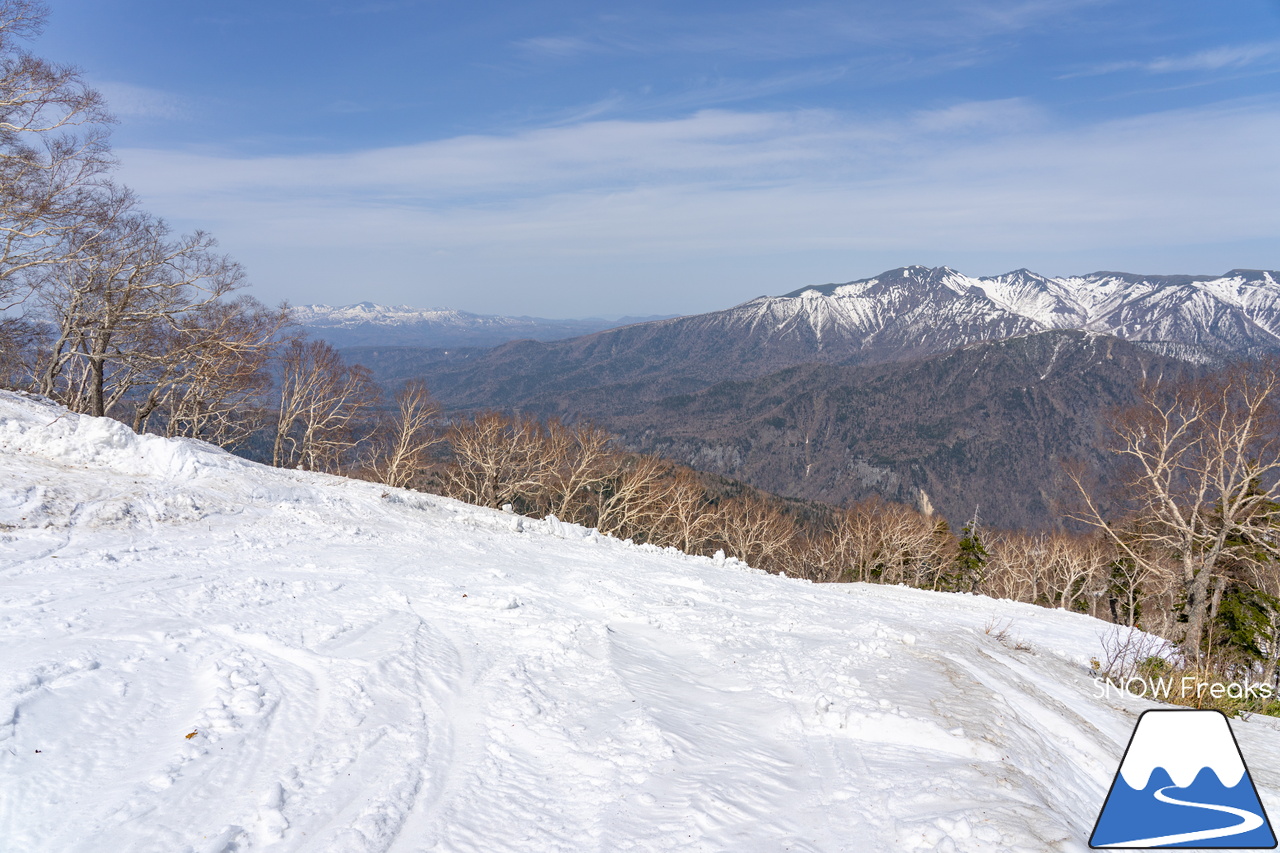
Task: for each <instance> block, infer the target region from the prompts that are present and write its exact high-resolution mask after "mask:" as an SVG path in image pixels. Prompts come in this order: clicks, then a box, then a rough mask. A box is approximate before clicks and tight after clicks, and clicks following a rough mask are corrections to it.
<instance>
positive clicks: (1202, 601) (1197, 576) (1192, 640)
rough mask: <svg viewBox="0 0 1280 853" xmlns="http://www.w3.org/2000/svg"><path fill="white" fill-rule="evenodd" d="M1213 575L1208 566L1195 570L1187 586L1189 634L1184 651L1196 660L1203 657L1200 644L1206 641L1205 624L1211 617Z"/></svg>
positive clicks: (1186, 636) (1186, 637) (1183, 643)
mask: <svg viewBox="0 0 1280 853" xmlns="http://www.w3.org/2000/svg"><path fill="white" fill-rule="evenodd" d="M1212 576H1213V575H1212V573H1211V572H1210V571H1209V567H1208V566H1204V565H1202V566H1200V567H1199V568H1198V569H1196V570H1194V573H1193V574H1192V576H1191V580H1190V581H1189V582H1187V583H1186V584H1185V589H1186V592H1187V605H1186V608H1187V632H1186V634H1185V635H1183V641H1182V645H1183V650H1184V651H1185V652H1187V653H1188V654H1190V655H1191V656H1192V657H1193V658H1194V659H1195V660H1200V658H1201V657H1202V654H1201V650H1200V643H1201V641H1202V640H1203V639H1204V629H1205V623H1206V622H1207V621H1208V615H1209V604H1210V596H1209V581H1210V579H1211V578H1212Z"/></svg>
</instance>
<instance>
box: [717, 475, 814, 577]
mask: <svg viewBox="0 0 1280 853" xmlns="http://www.w3.org/2000/svg"><path fill="white" fill-rule="evenodd" d="M713 523H714V525H715V527H714V537H713V538H714V540H715V541H716V542H718V543H720V544H722V545H723V546H724V549H725V551H726V552H727V553H728V554H729V555H730V556H733V557H737V558H738V559H739V560H742V561H743V562H745V563H747V564H748V565H750V566H752V567H753V568H757V569H764V570H766V571H770V570H776V569H779V568H783V566H784V565H785V561H784V560H783V557H784V555H786V554H787V551H788V548H789V547H790V545H791V542H792V541H793V540H794V539H795V537H796V535H797V533H798V530H797V526H796V523H795V521H794V520H793V519H791V518H790V517H788V516H786V515H783V514H782V512H780V511H779V510H778V509H776V508H775V507H772V506H770V505H769V504H768V503H766V502H765V501H764V500H762V499H761V498H759V497H757V496H756V495H754V494H751V493H744V494H741V495H738V496H736V497H732V498H729V499H728V500H725V501H723V502H722V503H721V504H720V506H719V507H717V511H716V515H715V518H714V521H713Z"/></svg>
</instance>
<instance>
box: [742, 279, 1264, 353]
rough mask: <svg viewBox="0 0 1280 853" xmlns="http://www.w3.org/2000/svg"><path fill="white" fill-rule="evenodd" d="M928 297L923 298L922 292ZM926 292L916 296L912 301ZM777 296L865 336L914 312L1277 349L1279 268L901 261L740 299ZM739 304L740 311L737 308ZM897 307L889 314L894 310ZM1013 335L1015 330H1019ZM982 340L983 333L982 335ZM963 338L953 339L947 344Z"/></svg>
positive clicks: (1230, 347) (1133, 337)
mask: <svg viewBox="0 0 1280 853" xmlns="http://www.w3.org/2000/svg"><path fill="white" fill-rule="evenodd" d="M926 293H927V295H926ZM922 296H925V298H923V299H922V298H921V297H922ZM782 300H802V301H805V302H807V303H809V304H806V305H804V306H803V312H804V313H805V314H806V315H808V316H810V317H819V316H821V317H823V318H824V319H827V320H828V322H831V323H836V324H840V323H847V324H848V325H849V326H850V328H851V329H857V330H858V331H862V332H870V333H872V334H876V333H882V334H883V333H885V332H889V331H890V330H892V329H894V328H897V327H900V326H901V325H902V323H903V321H904V320H905V321H907V325H908V326H911V325H914V323H912V322H911V321H913V320H915V319H916V318H917V317H918V316H919V315H920V314H921V312H928V313H932V312H935V311H937V310H938V309H943V310H941V311H938V313H939V314H940V315H941V317H942V318H948V319H950V318H956V319H959V318H964V319H968V320H970V321H972V320H978V319H980V318H982V317H984V316H985V317H987V318H989V322H991V323H992V324H995V325H997V326H998V325H999V324H1001V323H1009V324H1014V325H1022V324H1026V325H1027V326H1028V328H1026V329H1025V331H1046V330H1049V329H1080V330H1082V331H1091V332H1104V333H1106V334H1110V335H1115V336H1116V337H1119V338H1124V339H1126V340H1133V341H1169V342H1175V343H1182V344H1197V345H1201V346H1206V347H1210V348H1217V349H1225V350H1228V351H1237V350H1241V349H1248V348H1250V347H1260V348H1264V349H1276V348H1280V273H1276V272H1272V271H1268V270H1240V269H1237V270H1231V271H1230V272H1228V273H1226V274H1225V275H1222V276H1204V275H1200V276H1196V275H1166V276H1140V275H1133V274H1131V273H1118V272H1096V273H1091V274H1089V275H1084V276H1073V277H1068V278H1048V277H1046V276H1042V275H1039V274H1037V273H1034V272H1031V271H1030V270H1026V269H1020V270H1015V271H1013V272H1010V273H1004V274H1003V275H998V276H988V277H979V278H972V277H970V276H966V275H963V274H961V273H958V272H956V271H955V270H952V269H950V268H949V267H938V268H934V269H930V268H928V267H919V266H916V267H903V268H900V269H896V270H890V271H888V272H885V273H882V274H881V275H879V276H876V277H874V278H870V279H862V280H859V281H853V282H848V283H845V284H828V285H822V286H819V287H806V288H801V289H800V290H796V291H793V292H792V293H789V294H787V295H785V296H782V297H776V298H773V299H770V298H763V299H760V300H753V301H752V302H749V303H746V306H752V305H757V303H763V304H760V305H759V306H758V307H759V308H766V307H768V308H773V307H774V303H776V302H779V301H782ZM746 306H743V307H746ZM895 309H897V310H895ZM1019 333H1021V332H1019ZM984 339H990V338H984ZM964 343H971V341H968V340H965V341H958V342H957V344H956V345H962V344H964Z"/></svg>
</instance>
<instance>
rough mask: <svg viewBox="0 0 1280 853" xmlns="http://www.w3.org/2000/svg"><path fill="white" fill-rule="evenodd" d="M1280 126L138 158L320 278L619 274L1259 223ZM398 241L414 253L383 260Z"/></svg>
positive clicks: (1197, 237)
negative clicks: (359, 262)
mask: <svg viewBox="0 0 1280 853" xmlns="http://www.w3.org/2000/svg"><path fill="white" fill-rule="evenodd" d="M1277 135H1280V104H1278V103H1275V102H1271V101H1267V102H1253V101H1250V102H1241V103H1233V104H1225V105H1219V106H1217V107H1213V108H1204V109H1198V110H1189V111H1178V112H1169V113H1159V114H1152V115H1144V116H1138V117H1133V118H1129V119H1124V120H1117V121H1109V122H1102V123H1098V124H1095V125H1093V126H1090V127H1076V128H1072V129H1071V131H1070V132H1069V133H1067V132H1063V131H1062V128H1060V127H1057V126H1055V125H1054V122H1053V120H1052V117H1051V116H1048V115H1046V114H1045V113H1044V112H1043V111H1042V110H1041V109H1040V108H1038V107H1037V106H1036V105H1035V104H1033V103H1028V102H1025V101H1021V100H1009V101H995V102H980V103H967V104H956V105H953V106H951V107H948V108H946V109H942V110H935V111H928V112H917V113H912V114H908V115H903V116H901V117H898V118H896V119H879V120H867V119H865V118H862V117H859V116H856V115H849V114H845V113H839V112H832V111H807V112H770V113H750V112H731V111H723V110H719V111H702V112H699V113H696V114H694V115H691V116H687V117H684V118H680V119H675V120H662V121H647V122H646V121H586V122H582V123H580V124H576V125H570V126H563V127H547V128H540V129H536V130H531V131H527V132H523V133H519V134H512V135H506V136H462V137H456V138H451V139H442V140H437V141H432V142H425V143H421V144H418V145H411V146H403V147H397V148H381V149H374V150H367V151H357V152H352V153H349V154H344V155H328V156H306V157H275V158H242V157H231V156H226V157H221V156H211V155H208V154H197V153H187V152H180V151H154V150H124V151H121V152H120V154H121V157H122V159H123V161H124V164H125V170H126V179H127V180H129V181H130V183H132V184H134V185H135V186H136V187H137V188H138V189H139V190H140V191H141V192H142V194H143V196H144V198H146V200H147V203H148V204H149V205H150V206H152V207H153V208H154V209H156V210H157V211H158V212H161V213H163V214H166V215H168V216H170V217H171V218H175V219H178V220H180V221H182V222H190V223H199V224H201V225H203V226H206V227H209V228H210V229H211V230H213V231H214V233H217V234H220V235H222V236H224V237H225V242H226V244H227V245H228V247H230V248H233V249H234V250H235V252H236V253H237V254H243V256H244V257H246V258H247V259H249V260H251V261H253V260H255V259H263V258H275V259H276V260H275V261H271V262H269V263H268V264H267V268H271V264H272V263H274V264H276V266H280V267H287V269H288V275H290V276H292V277H293V278H294V279H296V280H299V281H310V282H325V281H328V280H330V279H333V278H335V277H336V276H338V275H343V276H348V275H350V274H351V273H350V272H348V271H343V272H341V273H339V272H338V271H337V270H336V269H335V268H334V266H333V264H332V263H331V260H330V259H331V258H332V257H333V253H334V252H336V251H339V250H340V251H342V252H345V253H346V254H347V256H348V257H359V258H364V259H366V261H367V264H368V266H367V268H366V269H364V270H363V272H362V273H360V274H363V275H367V276H369V277H373V278H378V279H380V280H386V279H389V278H394V277H397V276H401V277H402V276H410V275H411V276H419V277H420V276H424V275H435V276H442V275H446V274H447V275H451V276H457V275H459V274H460V273H459V270H465V269H466V268H467V266H468V264H470V265H472V266H474V265H476V264H488V263H493V262H494V259H495V258H499V259H502V260H503V262H504V263H507V264H509V265H510V266H511V267H512V268H519V269H530V270H533V269H537V270H540V271H542V273H544V274H545V275H548V276H551V275H553V274H554V271H555V270H557V269H563V268H564V265H565V264H581V263H583V262H584V261H583V259H591V261H590V263H591V264H592V265H593V267H594V268H598V269H600V270H601V271H604V270H609V269H614V268H623V267H628V266H631V265H634V264H636V263H640V262H643V263H648V264H652V263H655V262H656V261H655V259H663V261H664V262H665V263H668V264H669V265H670V267H671V269H675V268H676V267H678V266H680V265H683V266H684V267H686V268H687V267H690V266H696V265H697V264H699V263H706V262H709V261H710V259H713V258H714V259H718V261H717V262H718V263H720V264H722V265H723V266H724V267H725V269H737V268H739V267H743V265H744V264H746V265H748V266H749V265H751V264H752V263H755V261H752V260H751V259H753V258H762V257H766V256H771V255H773V254H777V253H802V252H824V251H825V252H830V251H836V252H869V251H877V252H881V253H884V252H897V253H900V254H901V256H902V257H903V258H904V259H905V260H911V259H913V258H919V257H921V256H922V255H924V254H926V250H927V255H928V256H930V257H937V256H938V254H939V253H943V254H945V253H961V252H965V253H970V254H971V253H973V252H978V251H988V252H1001V253H1004V254H1005V255H1008V254H1011V253H1012V254H1022V255H1024V256H1030V255H1031V254H1032V253H1035V252H1046V251H1052V250H1054V249H1062V248H1063V247H1073V248H1075V249H1077V250H1082V251H1083V250H1095V251H1097V252H1099V253H1103V252H1107V251H1113V250H1116V249H1117V247H1135V246H1142V247H1160V246H1165V247H1176V246H1179V245H1187V244H1193V243H1209V242H1214V241H1229V240H1248V239H1263V238H1269V237H1270V236H1272V235H1274V234H1275V233H1276V232H1277V231H1278V230H1280V210H1278V209H1277V208H1276V207H1275V205H1274V204H1272V203H1271V199H1270V194H1271V191H1270V188H1272V187H1275V186H1277V185H1280V162H1278V161H1277V158H1276V157H1275V155H1274V144H1273V142H1272V140H1274V139H1275V138H1276V137H1277ZM286 258H287V261H286V260H284V259H286ZM391 258H401V259H402V261H401V262H397V263H398V264H399V266H395V264H392V262H391V261H390V260H386V261H385V263H386V264H387V265H388V266H386V267H380V266H379V259H391ZM441 259H448V260H447V263H446V261H445V260H441ZM441 264H445V266H440V265H441ZM393 267H394V268H393ZM251 269H252V263H251ZM743 269H744V270H745V269H746V267H743ZM566 286H567V285H566ZM568 292H570V291H566V293H568ZM526 310H536V309H526Z"/></svg>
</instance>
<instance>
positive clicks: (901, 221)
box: [32, 0, 1280, 317]
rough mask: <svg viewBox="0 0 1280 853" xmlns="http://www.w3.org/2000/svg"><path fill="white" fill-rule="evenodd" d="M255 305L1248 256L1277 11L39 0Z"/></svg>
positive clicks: (1214, 266)
mask: <svg viewBox="0 0 1280 853" xmlns="http://www.w3.org/2000/svg"><path fill="white" fill-rule="evenodd" d="M50 7H51V10H52V14H51V17H50V25H49V27H48V30H47V32H46V33H45V35H44V36H43V37H42V38H40V39H39V40H38V41H36V42H35V43H34V44H33V45H32V49H33V51H34V52H36V53H37V54H39V55H42V56H46V57H49V58H50V59H53V60H57V61H64V62H70V63H73V64H75V65H78V66H80V67H81V68H83V69H84V71H85V72H86V74H87V76H88V78H89V79H90V80H91V81H92V82H93V83H94V85H96V86H97V87H98V88H100V89H101V90H102V91H103V93H104V94H105V95H106V96H107V98H108V101H109V103H110V105H111V107H112V109H113V111H114V112H115V113H116V114H117V116H118V117H119V118H120V123H119V125H118V126H117V127H116V129H115V134H114V141H115V146H116V150H117V154H118V155H119V157H120V159H121V161H122V164H123V169H122V172H123V175H122V177H123V179H124V180H125V181H126V182H127V183H129V184H130V185H131V186H133V187H134V188H135V189H137V190H138V191H139V193H140V194H141V196H142V199H143V202H144V204H145V205H146V206H147V207H148V208H149V209H151V210H153V211H155V212H156V213H158V214H160V215H163V216H165V217H167V218H168V219H169V220H171V221H172V222H173V223H174V224H175V225H176V226H177V227H179V228H182V229H186V230H189V229H194V228H204V229H207V230H208V231H210V232H212V233H213V234H214V235H215V236H217V237H218V238H219V240H220V241H221V244H222V247H223V248H224V249H225V250H226V251H227V252H229V253H230V254H232V255H233V256H234V257H235V258H237V259H238V260H240V261H241V262H243V263H244V264H245V266H246V267H247V269H248V272H249V275H250V278H251V280H252V281H253V283H254V292H255V294H256V295H257V296H259V297H260V298H263V299H266V300H269V301H273V300H278V299H289V300H290V301H292V302H295V303H309V302H324V303H329V304H346V303H352V302H357V301H360V300H366V299H367V300H372V301H376V302H380V303H383V304H408V305H412V306H415V307H421V308H427V307H432V306H448V307H453V308H459V309H463V310H467V311H473V312H477V313H486V314H504V315H522V314H524V315H533V316H541V317H586V316H593V315H594V316H617V315H623V314H631V315H648V314H659V313H668V314H675V313H694V312H698V311H706V310H712V309H715V308H721V307H725V306H728V305H731V304H734V303H738V302H741V301H744V300H746V299H749V298H751V297H754V296H758V295H760V294H764V293H770V294H780V293H785V292H788V291H791V290H794V289H796V288H799V287H802V286H806V285H813V284H821V283H825V282H833V281H849V280H852V279H856V278H863V277H866V276H870V275H875V274H876V273H879V272H881V271H883V270H885V269H889V268H893V267H898V266H903V265H906V264H928V265H931V266H938V265H947V266H951V267H953V268H956V269H958V270H960V271H961V272H964V273H966V274H968V275H975V276H977V275H991V274H995V273H1000V272H1004V271H1007V270H1010V269H1015V268H1019V267H1028V268H1030V269H1033V270H1035V271H1036V272H1039V273H1043V274H1046V275H1070V274H1081V273H1087V272H1092V271H1095V270H1100V269H1110V270H1123V271H1130V272H1137V273H1156V274H1168V273H1206V274H1216V273H1222V272H1225V271H1226V270H1228V269H1231V268H1233V267H1251V268H1264V269H1275V268H1277V267H1280V259H1278V258H1277V257H1276V251H1277V244H1276V240H1275V235H1276V234H1277V233H1280V208H1278V206H1277V205H1276V204H1275V203H1274V199H1275V197H1276V190H1277V189H1280V162H1277V158H1276V157H1275V147H1276V140H1277V139H1278V138H1280V90H1278V89H1277V85H1276V83H1277V80H1278V79H1280V78H1278V77H1277V72H1280V3H1277V2H1276V0H1241V2H1237V3H1232V4H1230V5H1225V4H1214V5H1210V4H1199V3H1192V2H1189V0H1177V2H1154V0H1133V1H1132V2H1120V0H961V2H954V0H952V1H951V2H943V0H912V2H906V3H901V4H894V5H893V6H892V8H890V7H888V6H886V4H881V3H876V2H871V0H854V2H844V3H833V2H812V3H807V4H804V5H800V6H792V5H784V4H778V3H763V2H746V3H742V2H738V3H727V2H708V3H703V4H699V6H698V8H697V9H696V10H695V11H692V12H691V11H688V10H687V9H685V8H683V7H682V6H680V5H677V4H675V3H672V2H652V3H646V4H634V5H631V6H627V7H615V8H613V9H610V10H608V11H602V10H601V9H600V8H599V6H598V4H591V3H585V2H549V1H548V0H535V2H531V3H526V4H503V5H502V6H487V5H480V6H476V5H472V6H468V7H466V8H453V7H448V8H447V7H446V6H445V5H444V4H439V3H432V2H426V0H377V1H376V2H375V0H354V2H337V0H281V2H278V3H273V4H270V7H269V8H264V7H263V6H262V4H258V3H251V2H247V0H228V2H224V3H220V4H218V6H217V7H216V9H213V8H208V9H201V10H198V11H196V10H193V9H192V8H191V7H185V6H183V5H182V4H169V3H162V2H159V0H127V2H121V3H114V4H103V3H100V2H96V0H51V2H50Z"/></svg>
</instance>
